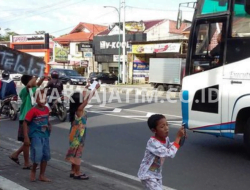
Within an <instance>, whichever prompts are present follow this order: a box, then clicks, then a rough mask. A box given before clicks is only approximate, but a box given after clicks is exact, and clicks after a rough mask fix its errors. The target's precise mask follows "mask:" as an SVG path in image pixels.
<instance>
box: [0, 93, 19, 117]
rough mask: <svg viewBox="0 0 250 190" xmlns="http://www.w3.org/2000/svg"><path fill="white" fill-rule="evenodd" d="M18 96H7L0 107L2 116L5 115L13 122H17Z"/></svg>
mask: <svg viewBox="0 0 250 190" xmlns="http://www.w3.org/2000/svg"><path fill="white" fill-rule="evenodd" d="M17 100H18V96H17V95H10V96H7V97H6V98H5V99H4V100H2V101H1V105H0V115H2V114H3V115H5V116H7V117H9V118H10V119H11V120H13V121H15V120H16V118H17V112H18V111H17V106H16V105H17Z"/></svg>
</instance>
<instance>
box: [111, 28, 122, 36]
mask: <svg viewBox="0 0 250 190" xmlns="http://www.w3.org/2000/svg"><path fill="white" fill-rule="evenodd" d="M119 30H120V34H122V30H121V29H119V26H115V27H114V28H113V29H112V30H111V31H110V33H109V34H108V35H109V36H112V35H118V34H119Z"/></svg>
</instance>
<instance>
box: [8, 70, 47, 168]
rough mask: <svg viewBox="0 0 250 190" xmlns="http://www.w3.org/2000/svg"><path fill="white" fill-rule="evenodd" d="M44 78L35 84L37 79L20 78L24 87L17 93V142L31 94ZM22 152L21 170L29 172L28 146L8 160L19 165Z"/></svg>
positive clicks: (30, 106) (23, 146)
mask: <svg viewBox="0 0 250 190" xmlns="http://www.w3.org/2000/svg"><path fill="white" fill-rule="evenodd" d="M44 79H45V77H42V78H41V79H40V80H39V81H38V82H37V77H33V76H30V75H23V76H22V77H21V82H22V84H23V85H24V87H23V89H22V90H21V92H20V93H19V97H20V99H21V100H22V104H21V107H20V116H19V128H18V137H17V140H18V141H21V142H23V141H24V136H23V122H24V119H25V116H26V114H27V112H28V111H29V110H30V109H31V108H32V107H33V105H32V93H34V92H35V91H36V89H37V88H38V87H39V86H40V85H41V84H42V83H43V81H44ZM22 152H23V157H24V166H23V169H25V170H30V169H31V167H32V165H31V164H30V162H29V145H27V146H25V145H24V144H22V146H21V147H20V148H19V149H18V150H17V151H16V152H14V153H13V154H12V155H10V156H9V157H10V159H11V160H13V161H14V162H15V163H17V164H19V165H20V162H19V159H18V156H19V155H20V154H21V153H22Z"/></svg>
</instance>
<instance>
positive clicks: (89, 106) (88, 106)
mask: <svg viewBox="0 0 250 190" xmlns="http://www.w3.org/2000/svg"><path fill="white" fill-rule="evenodd" d="M91 107H93V105H86V107H85V108H91Z"/></svg>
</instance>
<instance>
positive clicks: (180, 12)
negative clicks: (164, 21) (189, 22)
mask: <svg viewBox="0 0 250 190" xmlns="http://www.w3.org/2000/svg"><path fill="white" fill-rule="evenodd" d="M181 24H182V10H180V9H179V11H178V16H177V23H176V29H177V30H179V29H180V28H181Z"/></svg>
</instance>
